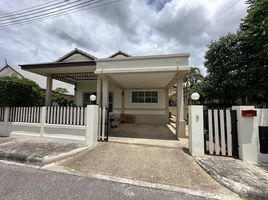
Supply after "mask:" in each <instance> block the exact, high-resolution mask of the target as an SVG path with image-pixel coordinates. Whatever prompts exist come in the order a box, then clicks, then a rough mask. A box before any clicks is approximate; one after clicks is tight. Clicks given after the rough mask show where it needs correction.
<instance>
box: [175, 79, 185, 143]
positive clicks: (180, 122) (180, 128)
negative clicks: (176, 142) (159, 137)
mask: <svg viewBox="0 0 268 200" xmlns="http://www.w3.org/2000/svg"><path fill="white" fill-rule="evenodd" d="M176 134H177V137H178V138H183V137H185V121H184V106H183V82H182V78H179V79H178V81H177V118H176Z"/></svg>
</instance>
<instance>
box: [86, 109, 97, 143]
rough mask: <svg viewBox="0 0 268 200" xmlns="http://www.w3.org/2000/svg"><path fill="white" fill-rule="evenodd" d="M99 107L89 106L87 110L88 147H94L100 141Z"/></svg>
mask: <svg viewBox="0 0 268 200" xmlns="http://www.w3.org/2000/svg"><path fill="white" fill-rule="evenodd" d="M98 114H99V105H87V110H86V145H88V146H92V145H94V144H96V143H97V140H98V118H99V117H98Z"/></svg>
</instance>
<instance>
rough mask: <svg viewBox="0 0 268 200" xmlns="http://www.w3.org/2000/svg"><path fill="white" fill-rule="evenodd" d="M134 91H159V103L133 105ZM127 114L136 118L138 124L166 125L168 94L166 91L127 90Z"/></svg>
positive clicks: (125, 96) (125, 99) (125, 98)
mask: <svg viewBox="0 0 268 200" xmlns="http://www.w3.org/2000/svg"><path fill="white" fill-rule="evenodd" d="M132 91H157V92H158V103H132ZM124 101H125V113H126V114H132V115H135V116H136V122H137V123H153V124H154V123H155V124H158V123H161V124H165V123H166V92H165V90H164V89H126V90H125V95H124Z"/></svg>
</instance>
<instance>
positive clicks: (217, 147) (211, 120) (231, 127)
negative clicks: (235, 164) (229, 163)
mask: <svg viewBox="0 0 268 200" xmlns="http://www.w3.org/2000/svg"><path fill="white" fill-rule="evenodd" d="M204 130H205V131H204V133H205V135H204V137H205V140H204V141H205V152H206V153H207V154H213V155H221V156H234V157H238V142H237V127H236V111H231V110H229V109H222V110H219V109H214V110H212V109H208V110H204Z"/></svg>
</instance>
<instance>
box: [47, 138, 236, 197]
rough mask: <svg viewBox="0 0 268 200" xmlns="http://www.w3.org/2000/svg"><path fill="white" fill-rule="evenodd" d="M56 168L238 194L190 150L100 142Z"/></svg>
mask: <svg viewBox="0 0 268 200" xmlns="http://www.w3.org/2000/svg"><path fill="white" fill-rule="evenodd" d="M53 167H63V168H64V169H65V170H68V171H70V172H79V173H81V174H85V175H87V174H89V175H90V174H102V175H108V176H112V177H121V178H127V179H131V180H141V181H146V182H150V183H159V184H165V185H171V186H176V187H181V188H186V189H190V190H193V191H200V192H201V193H206V192H207V193H214V194H223V195H226V196H228V195H229V196H232V197H234V194H233V193H232V192H230V191H229V190H227V189H226V188H224V187H223V186H221V185H220V184H219V183H217V182H216V181H215V180H214V179H213V178H211V177H210V176H209V175H208V174H207V173H206V172H205V171H204V170H203V169H202V168H201V167H199V165H198V164H197V163H196V162H195V161H194V159H193V158H192V157H191V156H190V155H188V152H187V149H185V148H183V147H182V146H181V147H180V148H163V147H152V146H143V145H132V144H119V143H112V142H108V143H100V144H98V145H97V146H95V147H94V148H92V149H88V150H85V151H83V152H81V153H80V154H77V155H75V156H73V157H72V158H69V159H66V160H65V161H62V162H60V163H58V164H56V166H52V168H53Z"/></svg>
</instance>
